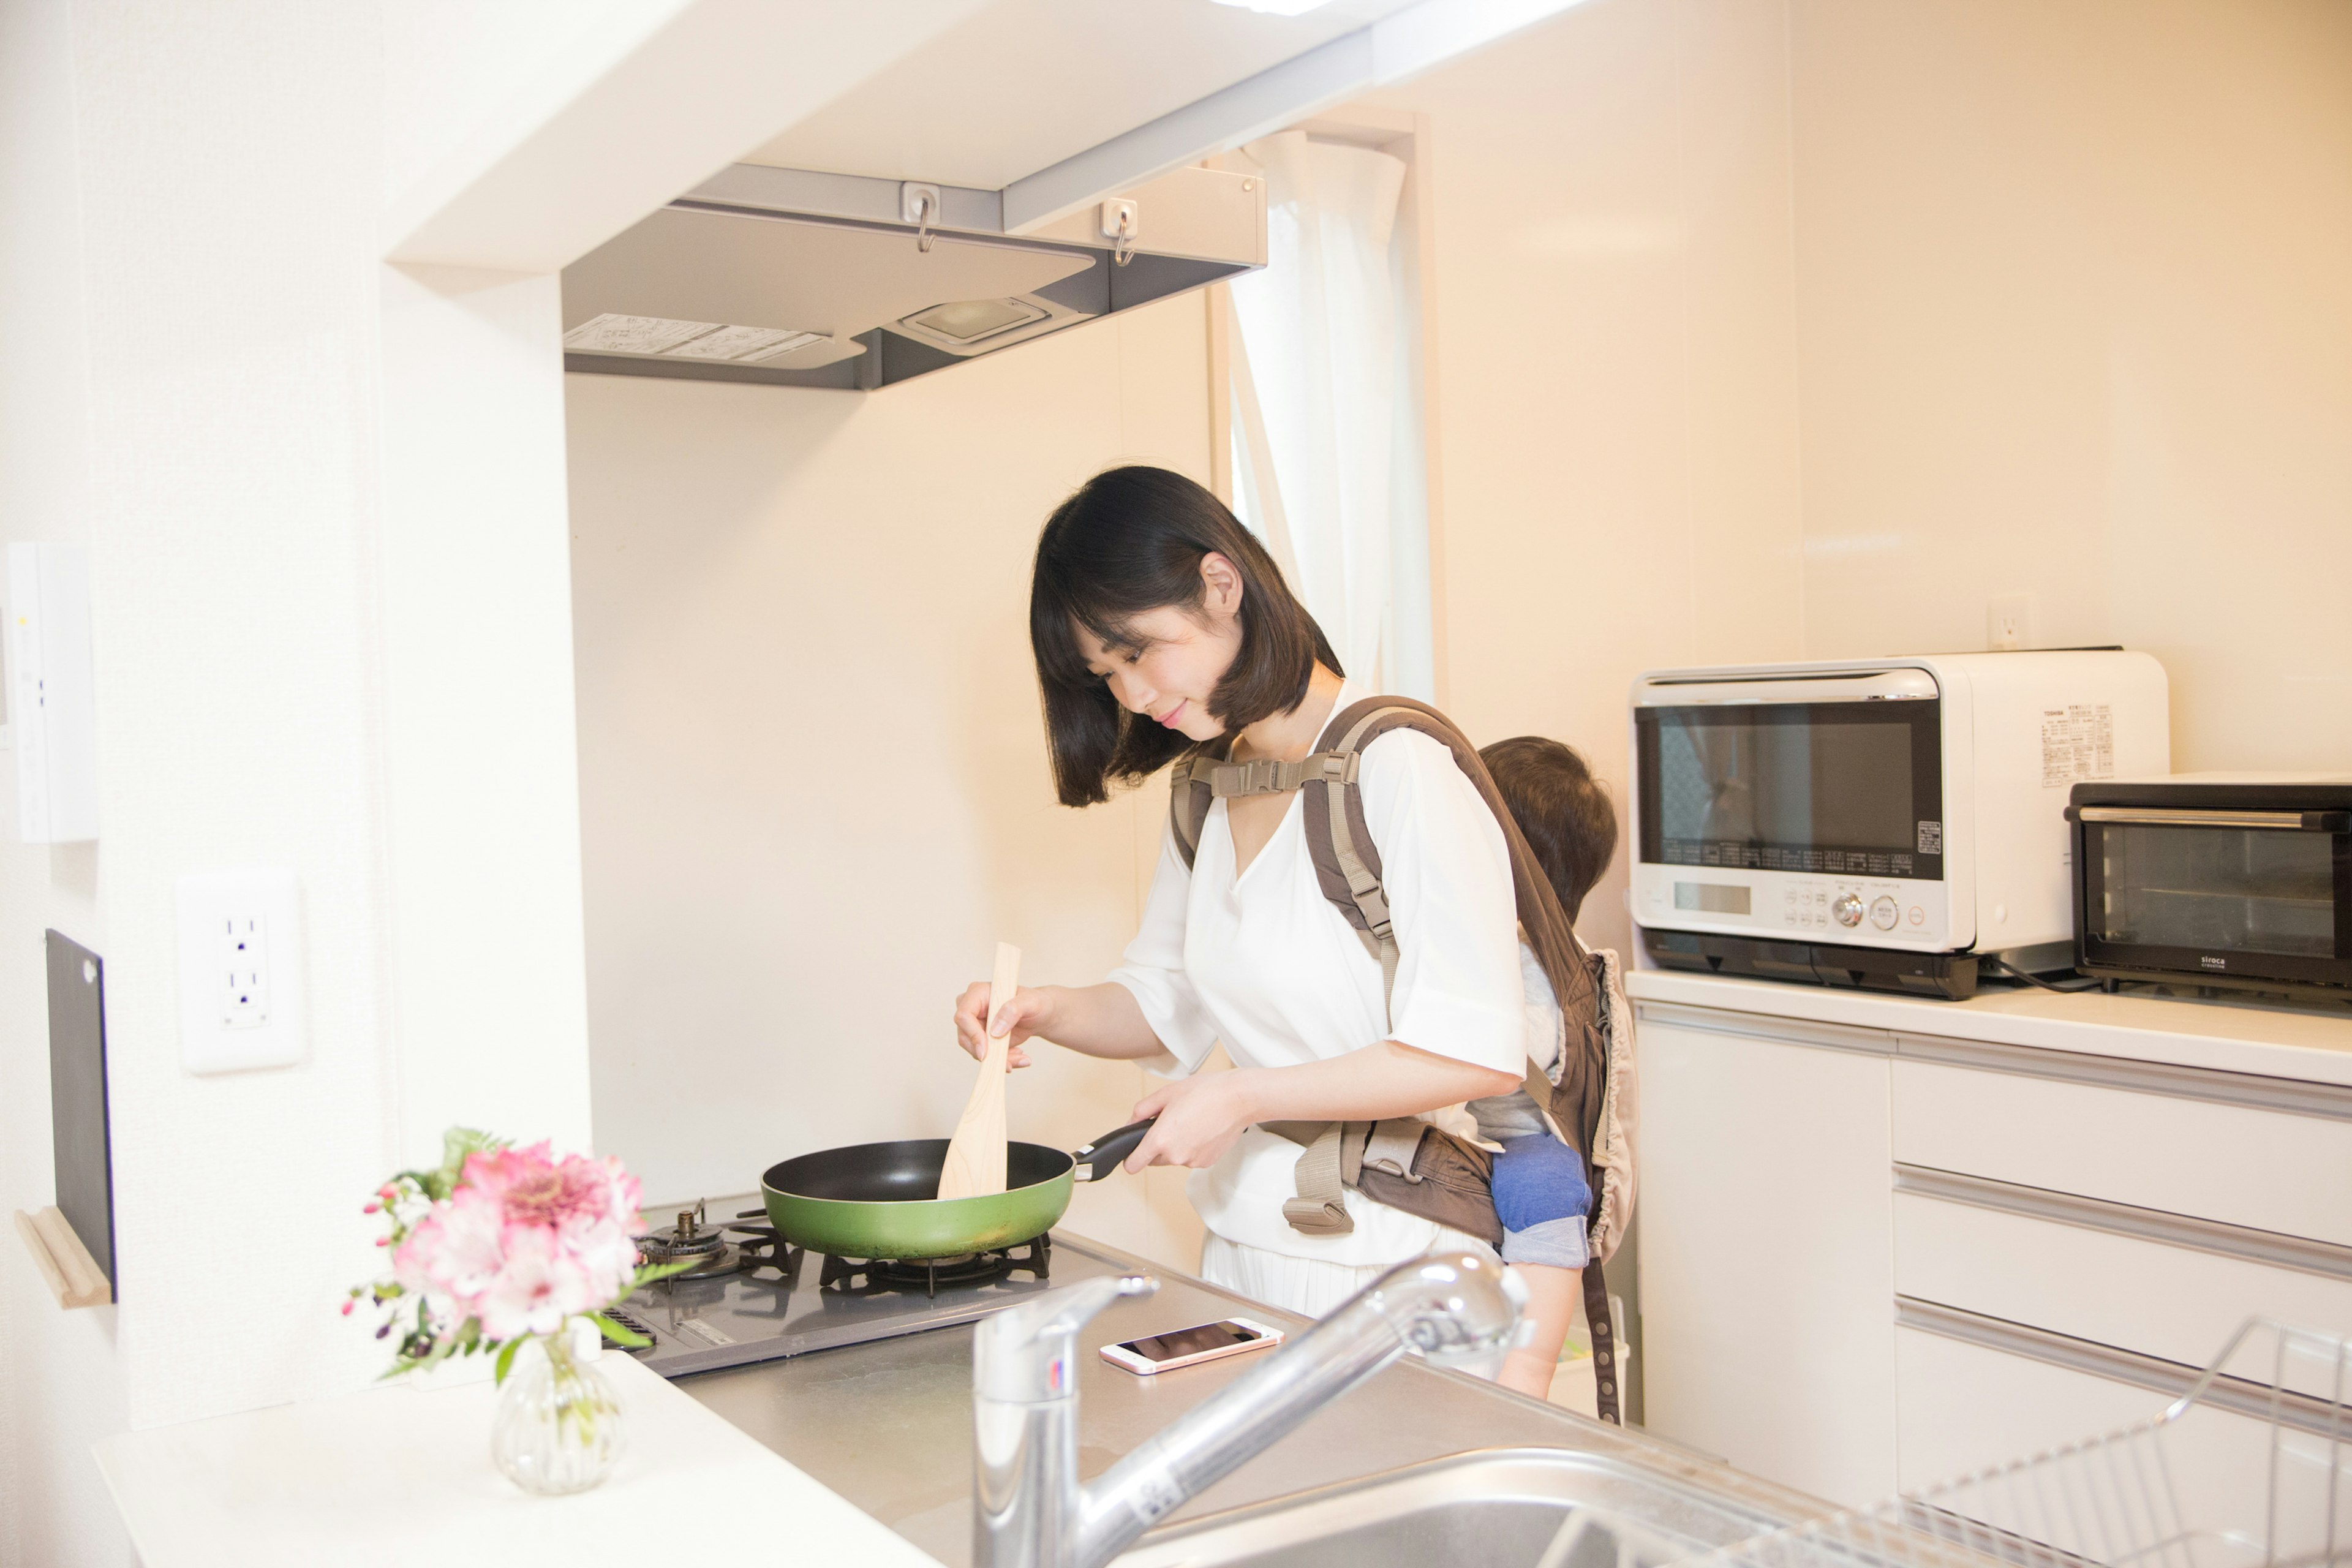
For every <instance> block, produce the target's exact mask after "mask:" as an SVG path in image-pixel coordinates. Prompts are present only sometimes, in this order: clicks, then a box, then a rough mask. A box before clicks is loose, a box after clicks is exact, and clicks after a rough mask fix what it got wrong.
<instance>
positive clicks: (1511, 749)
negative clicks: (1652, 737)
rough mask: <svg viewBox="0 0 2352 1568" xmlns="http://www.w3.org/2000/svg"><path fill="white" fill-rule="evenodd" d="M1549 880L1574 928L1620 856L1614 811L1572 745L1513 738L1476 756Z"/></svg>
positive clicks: (1536, 738)
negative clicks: (1588, 896) (1589, 897)
mask: <svg viewBox="0 0 2352 1568" xmlns="http://www.w3.org/2000/svg"><path fill="white" fill-rule="evenodd" d="M1478 755H1479V757H1480V759H1481V760H1482V761H1484V762H1485V763H1486V771H1487V772H1488V773H1492V774H1494V775H1495V787H1496V788H1497V789H1499V790H1500V791H1502V794H1503V804H1504V805H1507V806H1509V807H1510V808H1511V816H1513V817H1514V818H1516V819H1517V822H1518V825H1519V831H1520V832H1521V833H1523V834H1525V835H1527V839H1528V847H1529V848H1531V849H1533V850H1534V851H1535V852H1536V864H1538V865H1539V866H1541V867H1542V868H1543V869H1544V875H1545V876H1547V877H1549V878H1550V879H1551V886H1552V891H1554V892H1556V893H1558V894H1559V907H1560V908H1561V909H1562V910H1565V911H1566V912H1567V915H1568V919H1569V923H1570V924H1571V925H1573V924H1574V923H1575V922H1576V914H1577V910H1579V909H1580V908H1581V907H1582V906H1583V903H1584V895H1585V894H1587V893H1589V892H1591V890H1592V884H1593V883H1595V882H1597V881H1599V880H1601V873H1602V872H1603V871H1606V870H1607V869H1609V862H1610V860H1611V859H1612V858H1614V857H1615V855H1616V853H1617V808H1616V807H1615V806H1613V805H1611V804H1610V802H1609V792H1608V791H1607V790H1605V789H1603V788H1601V781H1600V780H1599V779H1596V778H1594V777H1593V776H1592V770H1591V768H1589V767H1587V766H1585V763H1584V759H1583V758H1582V757H1580V756H1579V755H1577V753H1576V749H1575V748H1574V747H1572V746H1566V745H1562V744H1561V743H1560V742H1558V741H1548V740H1546V739H1544V738H1543V737H1542V736H1540V735H1515V736H1513V737H1512V738H1511V739H1509V740H1507V741H1497V742H1495V743H1494V744H1493V745H1491V746H1488V747H1486V748H1485V749H1484V750H1482V751H1481V752H1479V753H1478Z"/></svg>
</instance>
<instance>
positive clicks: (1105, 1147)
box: [1070, 1118, 1158, 1182]
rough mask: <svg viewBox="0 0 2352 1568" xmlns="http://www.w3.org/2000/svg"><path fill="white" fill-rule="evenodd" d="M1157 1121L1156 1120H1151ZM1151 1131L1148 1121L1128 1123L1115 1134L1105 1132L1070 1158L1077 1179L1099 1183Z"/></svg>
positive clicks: (1116, 1167) (1116, 1168)
mask: <svg viewBox="0 0 2352 1568" xmlns="http://www.w3.org/2000/svg"><path fill="white" fill-rule="evenodd" d="M1153 1120H1154V1121H1156V1120H1158V1119H1157V1118H1154V1119H1153ZM1149 1131H1151V1122H1150V1121H1130V1122H1129V1123H1128V1124H1127V1125H1126V1126H1124V1127H1122V1128H1120V1129H1119V1130H1118V1131H1116V1132H1106V1133H1104V1134H1103V1135H1102V1136H1101V1137H1099V1138H1097V1139H1096V1140H1095V1141H1094V1142H1091V1143H1089V1144H1087V1146H1086V1147H1085V1148H1083V1149H1080V1150H1078V1151H1077V1152H1075V1153H1073V1154H1072V1155H1071V1156H1070V1158H1071V1159H1072V1160H1074V1161H1076V1163H1077V1167H1078V1169H1077V1178H1078V1180H1080V1181H1082V1182H1099V1181H1101V1180H1102V1179H1103V1178H1104V1177H1105V1176H1108V1175H1109V1174H1110V1173H1112V1172H1113V1171H1116V1170H1118V1166H1119V1162H1120V1161H1122V1160H1124V1159H1126V1158H1127V1157H1128V1156H1129V1154H1132V1153H1134V1152H1135V1146H1136V1145H1137V1144H1138V1143H1140V1142H1143V1135H1144V1134H1145V1133H1147V1132H1149Z"/></svg>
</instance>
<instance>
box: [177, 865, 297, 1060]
mask: <svg viewBox="0 0 2352 1568" xmlns="http://www.w3.org/2000/svg"><path fill="white" fill-rule="evenodd" d="M179 906H180V911H179V912H180V1065H181V1066H182V1067H183V1068H185V1069H186V1070H187V1071H189V1072H192V1073H217V1072H243V1071H246V1070H247V1069H248V1068H274V1067H289V1066H291V1065H292V1064H294V1063H296V1062H299V1061H300V1060H301V1059H302V1058H304V1057H305V1056H307V1055H309V1054H310V1024H309V1020H308V1018H307V1017H306V1016H305V1013H304V1007H303V1001H304V996H303V975H302V896H301V885H300V883H299V881H298V880H297V879H295V876H294V873H293V872H291V871H272V870H237V871H207V872H203V873H200V874H197V875H194V876H187V877H183V878H181V879H180V889H179Z"/></svg>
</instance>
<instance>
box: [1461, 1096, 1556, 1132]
mask: <svg viewBox="0 0 2352 1568" xmlns="http://www.w3.org/2000/svg"><path fill="white" fill-rule="evenodd" d="M1469 1109H1470V1114H1471V1116H1472V1117H1473V1118H1474V1119H1475V1121H1477V1123H1478V1137H1479V1141H1480V1142H1486V1143H1503V1142H1508V1141H1509V1140H1511V1139H1513V1138H1524V1137H1526V1136H1527V1135H1528V1133H1530V1132H1549V1131H1551V1128H1550V1126H1549V1123H1547V1122H1546V1121H1544V1118H1543V1112H1542V1111H1541V1110H1538V1108H1537V1106H1536V1102H1535V1097H1534V1096H1532V1095H1530V1094H1529V1093H1528V1091H1527V1090H1526V1089H1513V1090H1511V1092H1510V1093H1508V1094H1492V1095H1488V1096H1487V1097H1486V1099H1484V1100H1472V1101H1471V1102H1470V1108H1469Z"/></svg>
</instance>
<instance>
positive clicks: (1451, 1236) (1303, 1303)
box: [1201, 1227, 1502, 1318]
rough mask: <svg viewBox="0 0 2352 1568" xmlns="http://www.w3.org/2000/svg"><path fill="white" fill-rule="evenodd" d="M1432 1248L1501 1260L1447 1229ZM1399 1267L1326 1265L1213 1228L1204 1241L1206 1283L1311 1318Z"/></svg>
mask: <svg viewBox="0 0 2352 1568" xmlns="http://www.w3.org/2000/svg"><path fill="white" fill-rule="evenodd" d="M1429 1250H1430V1251H1432V1252H1475V1253H1477V1254H1478V1255H1479V1256H1481V1257H1483V1258H1493V1259H1494V1260H1495V1261H1496V1262H1497V1263H1499V1262H1501V1261H1502V1259H1501V1258H1497V1257H1496V1253H1495V1249H1494V1248H1493V1247H1489V1246H1487V1245H1486V1243H1485V1242H1483V1241H1481V1240H1479V1239H1478V1238H1477V1237H1475V1236H1465V1235H1464V1234H1463V1233H1462V1232H1460V1231H1458V1230H1447V1229H1444V1228H1443V1227H1440V1229H1439V1230H1438V1232H1437V1237H1436V1239H1435V1240H1433V1241H1432V1242H1431V1243H1430V1244H1429ZM1402 1261H1404V1260H1403V1259H1402V1258H1399V1259H1398V1260H1397V1262H1399V1263H1402ZM1395 1267H1396V1264H1394V1263H1370V1264H1357V1263H1326V1262H1324V1261H1323V1260H1322V1259H1320V1258H1293V1257H1290V1256H1289V1255H1288V1254H1286V1253H1281V1252H1268V1251H1267V1250H1265V1248H1264V1247H1244V1245H1242V1244H1241V1243H1240V1242H1238V1241H1227V1240H1226V1239H1225V1238H1224V1237H1222V1236H1219V1235H1218V1234H1217V1233H1216V1232H1215V1231H1211V1232H1209V1233H1208V1234H1207V1235H1206V1236H1205V1237H1202V1240H1201V1278H1202V1279H1206V1280H1207V1281H1208V1282H1209V1283H1210V1284H1212V1285H1222V1286H1223V1287H1224V1288H1225V1289H1228V1290H1231V1291H1234V1292H1235V1293H1236V1294H1238V1295H1243V1296H1247V1297H1248V1298H1249V1299H1250V1300H1253V1301H1263V1302H1265V1304H1266V1305H1267V1306H1269V1307H1280V1308H1283V1309H1285V1310H1288V1311H1293V1312H1297V1313H1298V1314H1299V1315H1300V1316H1301V1317H1307V1318H1323V1317H1328V1316H1329V1315H1330V1314H1331V1312H1332V1310H1334V1309H1336V1308H1337V1307H1338V1306H1339V1304H1340V1303H1341V1302H1343V1301H1345V1300H1347V1299H1348V1298H1349V1297H1350V1296H1352V1295H1354V1294H1355V1293H1356V1292H1357V1291H1359V1290H1360V1289H1363V1288H1364V1287H1365V1286H1367V1285H1369V1284H1370V1283H1371V1282H1372V1281H1373V1280H1375V1279H1379V1278H1380V1277H1381V1275H1383V1274H1385V1273H1387V1272H1388V1271H1389V1270H1390V1269H1391V1268H1395Z"/></svg>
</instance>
